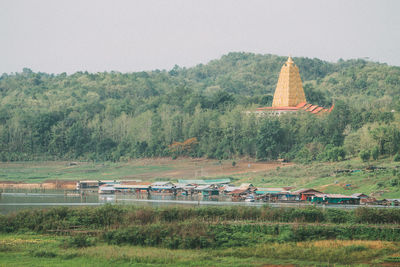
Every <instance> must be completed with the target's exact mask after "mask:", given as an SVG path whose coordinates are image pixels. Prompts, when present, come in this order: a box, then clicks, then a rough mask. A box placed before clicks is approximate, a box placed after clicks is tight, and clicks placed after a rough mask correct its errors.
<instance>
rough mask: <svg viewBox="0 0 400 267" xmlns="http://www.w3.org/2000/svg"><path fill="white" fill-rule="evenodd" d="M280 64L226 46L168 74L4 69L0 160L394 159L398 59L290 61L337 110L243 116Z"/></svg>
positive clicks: (267, 99)
mask: <svg viewBox="0 0 400 267" xmlns="http://www.w3.org/2000/svg"><path fill="white" fill-rule="evenodd" d="M285 61H286V57H279V56H275V55H258V54H252V53H230V54H228V55H225V56H223V57H221V58H220V59H218V60H213V61H211V62H209V63H208V64H205V65H203V64H200V65H197V66H195V67H193V68H181V67H179V66H175V67H174V68H173V69H172V70H169V71H167V70H154V71H151V72H136V73H119V72H103V73H88V72H77V73H74V74H72V75H67V74H66V73H61V74H57V75H55V74H47V73H41V72H39V73H35V72H32V71H31V70H30V69H23V71H22V72H21V73H12V74H3V75H2V76H1V77H0V160H2V161H16V160H38V159H83V160H113V161H119V160H126V159H130V158H139V157H158V156H172V157H178V156H192V157H210V158H218V159H228V158H237V157H253V158H258V159H276V158H278V157H281V158H287V159H290V160H297V161H301V162H307V161H311V160H321V161H327V160H334V161H336V160H342V159H344V158H345V157H351V156H360V157H361V158H362V159H363V160H365V161H367V160H369V159H370V158H378V157H390V156H395V159H400V157H399V156H398V153H399V150H400V119H399V115H398V112H399V111H400V67H395V66H388V65H386V64H381V63H376V62H370V61H365V60H360V59H357V60H346V61H344V60H339V61H338V62H337V63H330V62H326V61H322V60H319V59H309V58H294V61H295V63H296V64H297V65H298V67H299V69H300V75H301V77H302V80H303V85H304V89H305V92H306V96H307V100H308V102H309V103H313V104H319V105H321V106H324V107H330V106H331V105H332V104H333V103H335V108H334V109H333V111H332V112H331V113H330V114H325V115H313V114H309V113H307V112H299V113H298V114H296V115H283V116H281V117H279V118H277V117H267V116H265V117H256V116H255V115H248V114H246V112H245V111H247V110H252V109H255V108H256V107H262V106H269V105H271V103H272V96H273V92H274V90H275V86H276V83H277V80H278V75H279V71H280V68H281V66H282V64H283V63H284V62H285ZM396 154H397V155H396Z"/></svg>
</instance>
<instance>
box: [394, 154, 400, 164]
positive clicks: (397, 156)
mask: <svg viewBox="0 0 400 267" xmlns="http://www.w3.org/2000/svg"><path fill="white" fill-rule="evenodd" d="M393 160H394V161H396V162H399V161H400V154H399V153H396V155H394V158H393Z"/></svg>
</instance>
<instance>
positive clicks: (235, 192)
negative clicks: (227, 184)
mask: <svg viewBox="0 0 400 267" xmlns="http://www.w3.org/2000/svg"><path fill="white" fill-rule="evenodd" d="M246 191H247V188H246V189H235V190H233V191H232V192H230V193H229V194H242V193H244V192H246Z"/></svg>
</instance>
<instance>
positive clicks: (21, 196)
mask: <svg viewBox="0 0 400 267" xmlns="http://www.w3.org/2000/svg"><path fill="white" fill-rule="evenodd" d="M105 203H118V204H131V205H132V204H133V205H152V206H160V205H174V204H175V205H176V204H189V205H212V204H214V205H215V204H220V205H224V203H225V205H226V204H227V203H228V202H225V201H219V202H218V201H217V199H210V198H208V197H205V198H203V197H199V196H174V195H151V196H150V195H147V194H140V195H134V194H116V195H99V194H97V193H96V192H93V191H92V192H90V191H86V192H79V191H63V190H46V191H45V192H40V191H38V190H37V191H26V190H4V191H3V192H2V193H0V213H2V214H6V213H10V212H13V211H17V210H24V209H25V210H26V209H31V208H45V207H53V206H54V207H55V206H96V205H102V204H105Z"/></svg>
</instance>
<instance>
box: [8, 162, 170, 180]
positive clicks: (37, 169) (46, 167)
mask: <svg viewBox="0 0 400 267" xmlns="http://www.w3.org/2000/svg"><path fill="white" fill-rule="evenodd" d="M173 169H174V167H173V166H172V165H171V166H165V165H162V166H160V165H149V166H140V165H135V164H129V163H112V162H104V163H87V162H82V163H81V162H80V163H79V164H78V165H75V166H68V162H57V161H56V162H16V163H2V164H1V168H0V180H1V181H15V182H26V183H40V182H44V181H46V180H56V179H58V180H86V179H87V180H91V179H94V180H107V179H110V180H114V179H121V178H125V179H128V178H129V177H130V176H132V175H140V174H144V173H152V172H163V171H168V170H173Z"/></svg>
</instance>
